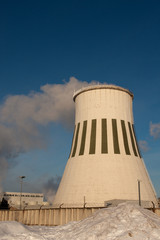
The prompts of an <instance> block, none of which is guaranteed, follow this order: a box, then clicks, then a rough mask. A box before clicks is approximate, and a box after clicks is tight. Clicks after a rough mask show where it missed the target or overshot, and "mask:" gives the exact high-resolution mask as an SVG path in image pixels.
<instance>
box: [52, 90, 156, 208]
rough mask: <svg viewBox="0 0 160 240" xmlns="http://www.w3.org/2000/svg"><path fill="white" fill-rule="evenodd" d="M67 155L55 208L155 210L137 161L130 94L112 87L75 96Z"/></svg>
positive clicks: (142, 167)
mask: <svg viewBox="0 0 160 240" xmlns="http://www.w3.org/2000/svg"><path fill="white" fill-rule="evenodd" d="M73 99H74V101H75V131H74V137H73V142H72V147H71V153H70V157H69V160H68V162H67V165H66V168H65V171H64V174H63V177H62V180H61V183H60V186H59V189H58V191H57V194H56V197H55V200H54V204H55V205H61V206H63V207H69V206H70V207H74V206H83V205H86V206H104V205H105V202H108V201H112V200H116V199H119V200H120V201H121V200H131V201H138V199H139V195H138V180H140V187H141V188H140V196H141V200H142V201H144V202H147V203H149V205H151V206H152V203H151V202H154V203H155V204H157V199H156V194H155V191H154V188H153V186H152V183H151V181H150V178H149V176H148V173H147V170H146V168H145V165H144V162H143V159H142V158H141V155H140V152H139V149H138V145H137V141H136V137H135V132H134V125H133V124H134V122H133V113H132V99H133V94H132V93H131V92H129V91H128V90H127V89H124V88H121V87H117V86H112V85H96V86H90V87H87V88H83V89H81V90H79V91H77V92H76V93H75V94H74V96H73Z"/></svg>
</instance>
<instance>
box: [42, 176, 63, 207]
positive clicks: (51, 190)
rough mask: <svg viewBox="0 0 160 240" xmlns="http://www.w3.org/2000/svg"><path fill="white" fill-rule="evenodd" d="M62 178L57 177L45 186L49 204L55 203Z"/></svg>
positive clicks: (44, 190) (44, 189)
mask: <svg viewBox="0 0 160 240" xmlns="http://www.w3.org/2000/svg"><path fill="white" fill-rule="evenodd" d="M60 180H61V177H60V176H56V177H53V178H51V179H49V180H48V181H47V183H45V184H44V186H43V192H44V195H45V196H46V198H47V201H48V202H49V203H53V200H54V197H55V194H56V191H57V189H58V186H59V183H60Z"/></svg>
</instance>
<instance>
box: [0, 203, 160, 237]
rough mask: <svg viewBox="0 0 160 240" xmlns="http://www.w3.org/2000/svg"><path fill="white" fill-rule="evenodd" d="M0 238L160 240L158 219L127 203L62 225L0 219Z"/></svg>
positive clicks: (148, 212) (150, 213)
mask: <svg viewBox="0 0 160 240" xmlns="http://www.w3.org/2000/svg"><path fill="white" fill-rule="evenodd" d="M0 239H1V240H4V239H5V240H10V239H12V240H13V239H17V240H24V239H25V240H31V239H32V240H40V239H46V240H51V239H53V240H158V239H159V240H160V218H159V217H158V216H157V215H155V214H154V213H152V212H151V211H149V210H145V209H143V208H141V207H139V206H135V205H132V204H129V203H122V204H119V205H118V207H112V208H105V209H101V210H99V211H97V212H96V213H94V214H93V215H92V216H90V217H88V218H86V219H84V220H82V221H79V222H71V223H68V224H66V225H64V226H58V227H44V226H43V227H42V226H36V227H35V226H34V227H33V226H32V227H28V226H24V225H22V224H20V223H17V222H0Z"/></svg>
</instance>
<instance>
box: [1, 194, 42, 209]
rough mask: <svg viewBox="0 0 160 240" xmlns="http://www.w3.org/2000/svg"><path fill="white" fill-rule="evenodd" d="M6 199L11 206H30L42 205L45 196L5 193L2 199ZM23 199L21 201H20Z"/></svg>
mask: <svg viewBox="0 0 160 240" xmlns="http://www.w3.org/2000/svg"><path fill="white" fill-rule="evenodd" d="M3 197H4V198H5V199H6V200H7V201H8V203H9V205H10V206H20V201H21V206H22V207H24V206H28V205H29V206H30V205H42V204H43V198H44V195H43V194H42V193H22V194H21V193H20V192H4V193H2V198H3ZM20 198H21V199H20Z"/></svg>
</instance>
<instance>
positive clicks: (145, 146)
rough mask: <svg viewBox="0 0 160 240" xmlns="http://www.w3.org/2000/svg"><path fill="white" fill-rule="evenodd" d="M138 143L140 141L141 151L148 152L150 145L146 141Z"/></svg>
mask: <svg viewBox="0 0 160 240" xmlns="http://www.w3.org/2000/svg"><path fill="white" fill-rule="evenodd" d="M138 143H139V144H138V145H139V147H140V149H141V151H143V152H148V150H149V146H148V143H147V142H146V141H144V140H140V141H139V142H138Z"/></svg>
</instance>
